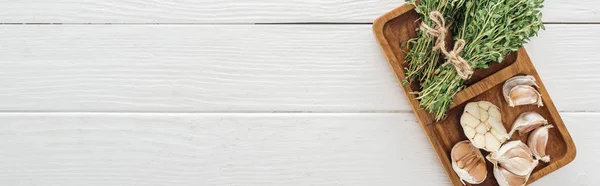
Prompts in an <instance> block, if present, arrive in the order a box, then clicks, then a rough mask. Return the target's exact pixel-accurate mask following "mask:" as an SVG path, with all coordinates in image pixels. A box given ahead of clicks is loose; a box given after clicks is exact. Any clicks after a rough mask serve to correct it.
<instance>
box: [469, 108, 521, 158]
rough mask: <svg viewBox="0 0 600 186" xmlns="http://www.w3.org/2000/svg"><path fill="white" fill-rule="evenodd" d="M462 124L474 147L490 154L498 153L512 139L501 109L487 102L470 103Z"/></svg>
mask: <svg viewBox="0 0 600 186" xmlns="http://www.w3.org/2000/svg"><path fill="white" fill-rule="evenodd" d="M460 124H461V126H462V128H463V131H464V133H465V136H467V138H469V140H470V141H471V143H473V146H475V147H476V148H479V149H484V150H486V151H488V152H497V151H498V149H499V148H500V146H501V145H502V143H504V142H506V141H507V140H508V139H509V138H510V136H508V133H507V132H506V129H505V128H504V125H503V124H502V116H501V114H500V109H499V108H498V107H497V106H496V105H494V104H492V103H490V102H487V101H479V102H471V103H468V104H467V105H466V106H465V110H464V111H463V114H462V116H461V117H460Z"/></svg>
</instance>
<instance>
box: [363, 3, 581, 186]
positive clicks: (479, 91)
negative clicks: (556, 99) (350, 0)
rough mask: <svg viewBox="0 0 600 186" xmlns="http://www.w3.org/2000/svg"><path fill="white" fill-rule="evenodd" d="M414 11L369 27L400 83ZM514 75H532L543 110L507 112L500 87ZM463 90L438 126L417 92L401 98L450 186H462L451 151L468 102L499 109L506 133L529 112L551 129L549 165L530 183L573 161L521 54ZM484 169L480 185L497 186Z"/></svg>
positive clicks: (571, 147)
mask: <svg viewBox="0 0 600 186" xmlns="http://www.w3.org/2000/svg"><path fill="white" fill-rule="evenodd" d="M414 8H415V7H414V6H413V5H409V4H406V5H403V6H401V7H399V8H397V9H395V10H393V11H391V12H389V13H387V14H385V15H383V16H381V17H379V18H378V19H377V20H375V22H374V24H373V31H374V33H375V37H376V38H377V41H378V42H379V44H380V45H381V48H382V50H383V53H384V55H385V57H386V58H387V61H388V63H389V64H390V67H391V68H392V71H393V72H394V74H395V75H396V77H397V79H398V82H399V83H401V82H402V80H404V77H405V72H404V67H405V66H404V59H405V57H406V55H405V54H406V52H407V50H408V49H406V47H401V43H403V42H406V41H408V40H409V39H412V38H415V37H417V32H416V28H418V26H419V24H420V22H419V21H418V19H419V18H420V15H419V14H418V13H417V12H416V11H415V10H414ZM518 75H532V76H534V77H535V78H536V80H537V83H538V85H539V88H538V91H539V92H540V93H541V94H542V100H543V102H544V107H537V106H519V107H515V108H511V107H509V106H508V104H507V103H506V101H505V100H504V97H503V95H502V85H503V84H504V82H505V81H506V80H508V79H509V78H511V77H514V76H518ZM467 85H468V87H467V88H466V89H464V90H463V91H461V92H459V93H458V94H456V96H455V97H454V104H453V105H452V106H451V108H450V111H449V113H448V117H447V118H446V119H444V120H441V121H439V122H435V119H434V116H433V115H431V114H429V113H427V112H426V111H424V110H421V109H420V107H419V102H418V100H417V99H416V97H415V95H414V94H410V92H414V91H415V90H414V89H413V88H411V86H403V89H404V93H405V94H406V97H407V99H408V101H409V103H410V105H411V107H412V109H413V111H414V114H415V115H416V117H417V119H418V121H419V123H420V124H421V126H422V128H423V130H424V131H425V135H426V136H427V137H428V138H429V142H430V143H431V145H432V146H433V150H434V151H435V153H436V154H437V157H438V159H439V160H440V162H441V164H442V167H443V168H444V170H445V171H446V174H447V175H448V178H449V179H450V181H451V182H452V184H453V185H456V186H459V185H463V184H462V183H461V181H460V178H459V177H458V175H457V174H456V173H455V172H454V170H453V169H452V164H451V160H450V151H451V149H452V147H453V146H454V144H456V143H457V142H460V141H463V140H467V137H466V136H465V135H464V133H463V131H462V127H461V125H460V123H459V121H460V116H461V114H462V112H463V109H464V107H465V105H466V104H467V103H469V102H474V101H484V100H485V101H489V102H492V103H493V104H495V105H496V106H498V107H499V108H500V110H501V112H502V116H503V118H502V122H503V123H504V127H505V128H506V129H507V131H509V130H510V128H511V126H512V124H513V122H514V121H515V120H516V118H517V116H519V115H520V114H521V113H523V112H527V111H536V112H538V113H540V114H541V115H542V116H544V118H546V119H547V120H548V121H549V122H550V123H551V124H552V125H554V126H555V128H553V129H550V137H549V140H548V146H547V149H546V152H547V154H549V155H550V157H551V161H550V162H549V163H543V162H541V161H540V165H538V166H537V167H536V169H535V170H534V171H533V173H532V174H531V177H530V179H529V182H528V183H532V182H534V181H536V180H538V179H540V178H542V177H544V176H546V175H548V174H550V173H552V172H554V171H556V170H557V169H559V168H561V167H563V166H565V165H566V164H568V163H570V162H572V161H573V160H574V159H575V154H576V150H575V144H574V143H573V139H571V136H570V134H569V131H567V128H566V127H565V125H564V123H563V121H562V119H561V117H560V115H559V113H558V110H557V109H556V107H555V106H554V103H553V102H552V99H551V98H550V95H549V94H548V91H547V90H546V87H545V86H544V83H543V82H542V80H541V78H540V77H539V75H538V73H537V71H536V70H535V67H534V66H533V63H532V62H531V60H530V59H529V56H528V55H527V52H526V51H525V49H524V48H521V49H520V50H518V51H516V52H514V53H512V54H509V55H508V56H506V60H505V61H504V62H502V63H497V64H493V65H490V68H488V69H483V70H476V72H475V74H474V75H473V77H472V78H471V79H470V80H469V81H467ZM413 87H414V86H413ZM527 137H528V134H525V135H523V136H518V134H515V135H513V137H512V138H511V140H521V141H523V142H525V143H526V142H527V141H526V140H527ZM407 140H409V139H407ZM482 153H483V154H484V156H485V155H487V153H486V152H485V151H482ZM487 163H488V164H487V167H488V176H487V179H486V180H485V181H484V182H483V183H481V184H479V185H486V186H491V185H498V183H497V182H496V179H495V178H494V175H493V171H492V169H493V165H492V164H491V163H489V162H487ZM467 185H470V184H467Z"/></svg>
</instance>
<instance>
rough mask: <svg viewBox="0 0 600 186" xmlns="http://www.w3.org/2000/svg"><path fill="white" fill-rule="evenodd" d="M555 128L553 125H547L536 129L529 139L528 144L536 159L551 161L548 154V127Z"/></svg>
mask: <svg viewBox="0 0 600 186" xmlns="http://www.w3.org/2000/svg"><path fill="white" fill-rule="evenodd" d="M551 128H553V126H552V125H546V126H543V127H540V128H538V129H535V130H534V131H533V132H532V133H531V134H530V135H529V139H528V140H527V145H529V148H530V149H531V152H532V153H533V155H534V156H535V158H536V159H539V160H542V161H543V162H546V163H548V162H550V156H549V155H547V154H546V146H547V145H548V136H549V135H548V129H551Z"/></svg>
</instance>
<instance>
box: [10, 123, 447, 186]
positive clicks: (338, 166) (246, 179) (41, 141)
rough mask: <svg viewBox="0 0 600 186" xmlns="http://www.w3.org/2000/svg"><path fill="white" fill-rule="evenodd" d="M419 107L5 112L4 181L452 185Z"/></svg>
mask: <svg viewBox="0 0 600 186" xmlns="http://www.w3.org/2000/svg"><path fill="white" fill-rule="evenodd" d="M415 122H416V121H414V119H413V116H412V115H411V114H359V115H356V114H142V115H139V114H75V115H73V114H1V115H0V123H2V125H0V148H1V149H2V151H1V152H0V184H2V185H11V186H20V185H61V186H79V185H114V186H117V185H123V186H125V185H140V186H150V185H153V186H154V185H156V186H158V185H165V186H167V185H168V186H180V185H190V186H191V185H212V186H225V185H227V186H230V185H245V186H254V185H256V186H266V185H273V186H280V185H287V186H296V185H297V186H304V185H315V186H318V185H323V186H330V185H345V186H352V185H356V186H359V185H360V186H362V185H378V186H386V185H390V186H392V185H402V184H403V183H420V182H422V181H425V180H422V177H420V176H416V175H428V176H430V178H429V179H427V181H430V182H433V183H447V182H448V181H447V180H446V178H445V174H444V172H443V170H442V169H441V168H439V167H438V161H437V158H436V157H435V156H434V154H433V153H432V152H431V147H430V146H429V145H428V142H427V139H426V138H425V136H424V135H423V134H422V132H421V128H420V126H419V125H417V124H416V123H415Z"/></svg>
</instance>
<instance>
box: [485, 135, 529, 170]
mask: <svg viewBox="0 0 600 186" xmlns="http://www.w3.org/2000/svg"><path fill="white" fill-rule="evenodd" d="M487 159H488V160H490V162H492V163H493V164H494V165H500V166H501V167H503V168H505V169H506V170H508V171H510V172H512V173H514V174H516V175H519V176H526V175H529V174H530V173H531V171H533V169H534V168H535V167H536V166H537V165H538V160H536V159H533V153H532V152H531V150H530V149H529V147H527V145H525V144H524V143H523V142H521V141H518V140H516V141H510V142H508V143H506V144H504V145H502V147H500V149H499V150H498V152H492V153H490V154H489V155H488V156H487Z"/></svg>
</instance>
